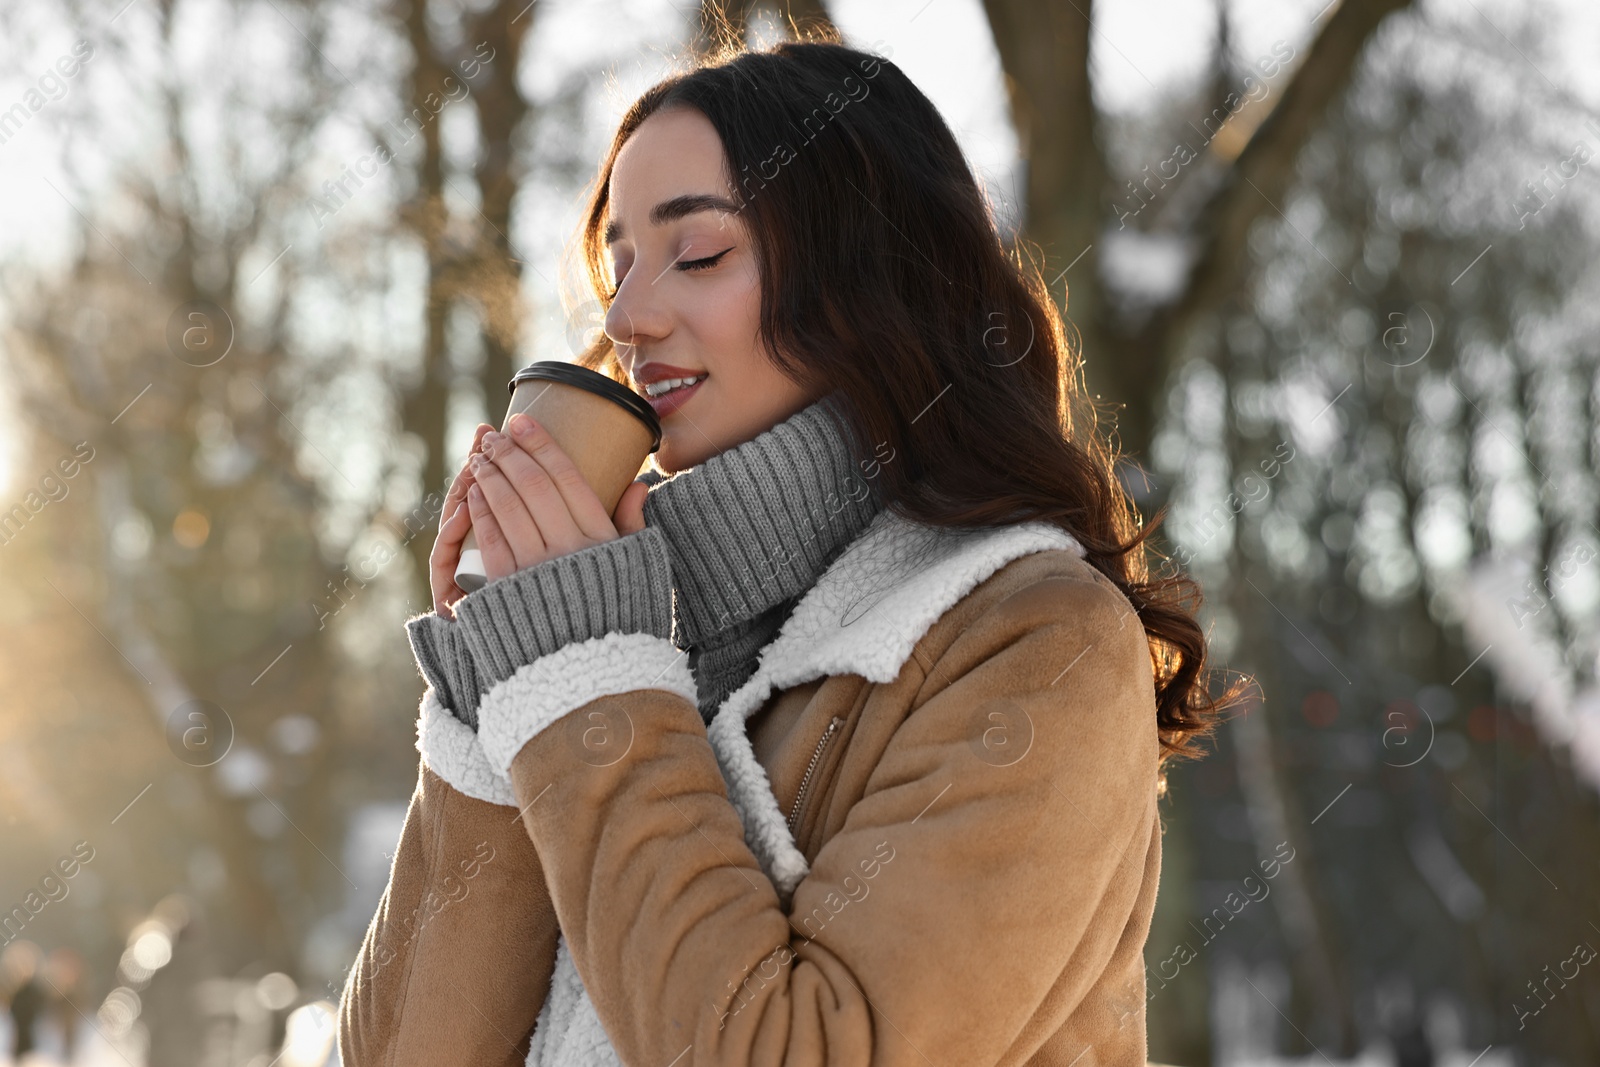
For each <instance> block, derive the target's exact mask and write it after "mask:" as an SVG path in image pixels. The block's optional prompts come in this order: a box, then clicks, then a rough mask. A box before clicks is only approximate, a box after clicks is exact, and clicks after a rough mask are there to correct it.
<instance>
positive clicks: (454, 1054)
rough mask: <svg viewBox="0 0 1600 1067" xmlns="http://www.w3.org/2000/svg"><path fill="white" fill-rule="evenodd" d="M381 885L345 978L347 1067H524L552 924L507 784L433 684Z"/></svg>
mask: <svg viewBox="0 0 1600 1067" xmlns="http://www.w3.org/2000/svg"><path fill="white" fill-rule="evenodd" d="M418 748H419V749H421V751H422V761H421V765H420V767H419V770H418V774H417V787H416V790H415V791H414V792H413V793H412V795H411V803H410V806H409V807H408V809H407V810H406V819H405V826H404V829H403V830H402V831H401V835H400V843H399V846H398V848H397V849H396V851H395V855H394V861H393V866H392V868H391V870H390V874H389V884H388V886H387V888H385V889H384V892H383V898H382V900H381V901H380V902H379V905H378V910H377V913H376V914H375V915H374V916H373V918H372V922H371V924H370V925H369V926H368V928H367V933H366V937H365V939H364V940H363V941H362V944H361V950H360V953H359V955H358V956H357V957H356V961H355V964H354V965H353V966H352V968H351V970H350V973H349V975H348V976H347V977H346V980H345V987H344V994H343V996H342V998H341V1000H340V1004H339V1055H340V1062H342V1063H344V1064H346V1065H347V1067H371V1065H379V1064H381V1065H384V1067H402V1065H408V1064H416V1065H418V1067H423V1065H427V1067H432V1065H436V1064H440V1063H470V1064H473V1065H475V1067H477V1065H495V1064H501V1065H505V1067H513V1065H515V1067H521V1065H522V1064H523V1062H524V1060H525V1059H526V1057H527V1053H528V1045H529V1040H530V1036H531V1035H532V1033H533V1027H534V1022H535V1020H536V1019H537V1018H538V1015H539V1010H540V1008H542V1007H543V1005H544V1000H545V997H546V995H547V994H548V992H549V989H550V976H551V973H552V971H553V970H554V968H555V954H556V937H557V934H558V932H559V928H558V926H557V924H556V916H555V912H554V911H553V910H552V908H551V904H550V896H549V890H548V889H546V887H545V878H544V872H543V870H542V869H541V868H540V865H539V857H538V855H537V853H535V851H534V849H533V846H532V844H531V843H530V842H529V840H528V837H527V834H526V832H525V831H524V830H523V827H522V824H521V823H520V821H519V820H518V818H517V807H516V803H515V800H514V798H513V796H512V794H511V791H510V789H509V786H508V783H507V782H506V781H505V779H504V778H503V777H501V776H499V775H497V774H495V773H494V772H493V771H492V770H491V769H490V767H489V765H488V763H487V761H485V759H484V757H483V750H482V748H481V747H480V746H479V745H478V740H477V737H476V736H475V735H474V734H473V732H472V730H471V728H470V727H468V726H467V725H465V724H464V723H462V722H461V721H459V720H458V719H457V718H456V717H455V716H454V715H453V714H452V713H451V712H450V711H448V710H447V709H446V708H445V706H444V704H443V702H442V701H441V700H440V698H439V695H438V693H437V692H436V691H435V690H434V689H432V688H430V689H429V690H428V691H427V693H426V694H425V695H424V696H423V701H422V715H421V718H420V720H419V722H418Z"/></svg>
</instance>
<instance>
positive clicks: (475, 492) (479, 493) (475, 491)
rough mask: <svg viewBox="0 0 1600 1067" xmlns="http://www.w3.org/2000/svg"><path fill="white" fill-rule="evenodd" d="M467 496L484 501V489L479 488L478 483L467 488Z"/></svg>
mask: <svg viewBox="0 0 1600 1067" xmlns="http://www.w3.org/2000/svg"><path fill="white" fill-rule="evenodd" d="M467 496H469V497H471V498H472V499H473V500H474V501H475V502H477V503H482V502H483V490H482V489H479V488H478V487H477V486H476V485H474V486H473V487H472V488H471V489H468V490H467Z"/></svg>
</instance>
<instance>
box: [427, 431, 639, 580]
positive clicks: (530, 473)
mask: <svg viewBox="0 0 1600 1067" xmlns="http://www.w3.org/2000/svg"><path fill="white" fill-rule="evenodd" d="M507 428H508V429H509V430H510V431H511V433H510V435H509V436H508V435H506V434H503V433H500V432H498V431H496V430H489V431H488V432H486V433H482V434H481V435H480V436H479V438H478V439H477V440H476V441H475V442H474V448H475V451H474V453H473V455H472V456H471V457H470V458H469V459H468V461H467V473H469V474H470V476H471V477H470V478H469V479H468V482H467V486H466V504H467V513H468V515H469V516H470V518H471V524H470V525H471V526H472V528H473V529H474V530H476V531H477V533H476V535H475V536H476V537H477V541H478V548H479V550H480V551H481V552H482V553H483V569H484V572H485V573H486V574H487V575H488V578H489V581H491V582H492V581H494V580H495V579H497V578H504V577H505V576H506V575H508V574H513V573H515V572H516V571H519V570H524V569H526V568H528V567H533V566H536V565H538V564H540V563H543V562H544V561H545V560H548V559H553V558H555V557H556V556H564V555H566V554H567V553H569V552H576V551H578V550H579V549H582V548H588V547H590V546H591V545H598V544H602V543H604V542H606V541H614V540H616V539H617V538H618V537H621V536H623V535H625V534H630V533H635V532H637V531H639V530H642V529H644V501H645V497H646V496H647V495H648V493H649V489H650V487H649V486H648V485H647V484H645V483H644V482H634V483H633V484H632V485H630V486H628V488H627V489H626V490H625V491H624V492H623V494H622V498H621V499H620V500H618V501H617V510H616V522H615V524H613V522H612V516H611V515H608V514H606V509H605V505H604V504H602V503H600V498H599V497H598V496H596V495H595V492H594V490H593V489H591V488H590V487H589V483H588V482H586V481H584V479H583V475H582V474H580V473H579V472H578V468H577V467H575V466H574V465H573V463H572V460H571V459H569V458H568V457H567V454H566V453H565V452H563V451H562V450H561V446H560V445H558V444H556V442H555V439H554V438H553V437H551V436H550V434H549V433H548V432H547V431H546V430H545V428H544V427H543V426H540V425H539V424H538V422H536V421H535V420H534V419H532V418H530V417H529V416H528V415H526V414H524V413H522V412H518V413H517V414H515V415H513V416H512V417H511V419H510V422H509V423H508V424H507ZM453 491H454V490H453V488H452V492H453ZM446 499H447V501H448V498H446ZM447 506H448V504H447ZM440 536H441V539H442V538H443V536H444V531H443V528H442V527H441V530H440ZM463 536H464V534H463ZM457 543H458V544H459V541H458V542H457ZM451 584H452V585H454V579H453V578H452V580H451Z"/></svg>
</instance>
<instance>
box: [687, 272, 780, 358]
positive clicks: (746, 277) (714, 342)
mask: <svg viewBox="0 0 1600 1067" xmlns="http://www.w3.org/2000/svg"><path fill="white" fill-rule="evenodd" d="M707 281H708V282H711V280H710V279H707ZM687 317H688V318H689V319H690V321H692V322H693V324H694V325H693V329H694V333H695V339H696V341H697V347H698V348H699V349H700V351H699V353H698V355H699V357H700V360H701V362H702V363H703V364H704V366H705V368H706V370H707V371H708V372H710V373H711V374H712V375H713V376H715V375H719V374H720V375H723V376H725V377H727V378H728V379H730V380H731V379H739V380H745V379H746V378H747V376H748V375H750V374H751V373H752V372H754V373H758V374H759V373H760V371H761V370H762V369H763V368H765V367H766V361H765V360H756V359H754V358H753V357H754V355H755V346H756V343H757V337H758V335H759V333H760V327H761V285H760V281H759V279H757V278H755V277H752V276H751V274H750V273H746V272H740V273H731V272H730V273H728V274H725V275H722V276H720V277H718V278H717V279H715V281H714V282H711V284H702V285H701V286H700V287H699V290H698V291H697V292H696V294H695V300H694V304H693V310H692V312H691V313H690V315H689V316H687Z"/></svg>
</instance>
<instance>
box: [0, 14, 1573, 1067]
mask: <svg viewBox="0 0 1600 1067" xmlns="http://www.w3.org/2000/svg"><path fill="white" fill-rule="evenodd" d="M706 6H707V9H706V10H702V8H701V7H700V6H697V5H696V4H695V3H693V2H692V0H322V2H312V0H52V2H48V3H47V2H45V0H15V2H10V3H7V4H5V5H3V6H0V427H3V432H0V485H3V486H4V489H3V495H0V687H3V692H4V699H3V703H0V812H3V819H0V856H3V864H0V908H4V909H6V911H5V914H4V915H3V916H0V922H3V924H4V929H3V933H0V940H3V941H4V942H5V949H4V955H3V956H0V1003H4V1004H8V1005H9V1007H10V1010H9V1012H8V1013H7V1012H0V1037H3V1039H4V1043H3V1045H0V1063H4V1062H9V1060H8V1057H9V1056H10V1055H11V1054H12V1052H13V1051H14V1050H15V1048H16V1047H17V1046H16V1045H15V1044H14V1039H15V1038H16V1037H18V1036H19V1035H20V1034H21V1033H22V1032H23V1031H24V1030H26V1031H28V1032H29V1033H30V1034H31V1036H32V1038H33V1040H34V1041H35V1042H36V1046H37V1047H36V1050H35V1051H34V1052H32V1053H27V1054H26V1056H29V1057H33V1061H34V1062H39V1063H59V1062H66V1061H68V1060H72V1061H73V1062H81V1063H94V1064H117V1063H126V1064H129V1065H133V1067H142V1065H144V1064H160V1065H162V1067H188V1065H207V1067H235V1065H238V1067H266V1065H268V1064H269V1063H277V1064H283V1065H284V1067H291V1065H295V1064H305V1065H310V1064H322V1063H325V1062H327V1060H328V1056H329V1046H330V1044H331V1040H332V1033H333V1031H332V1026H331V1018H332V1016H331V1014H330V1013H332V1012H333V1011H334V1010H335V1008H334V1005H335V1003H336V1001H337V997H338V992H339V989H340V986H341V983H342V978H343V975H344V972H345V970H346V968H347V967H348V965H349V963H350V961H351V959H352V956H353V953H354V951H355V948H356V946H357V944H358V942H359V939H360V937H361V934H362V931H363V929H364V927H365V925H366V922H367V920H368V918H369V916H370V915H371V913H372V909H373V907H374V905H375V903H376V901H377V899H378V897H379V895H380V893H381V891H382V889H383V886H384V882H385V879H386V874H387V867H388V862H389V858H390V855H391V854H392V850H393V848H394V845H395V842H396V839H397V835H398V830H399V826H400V820H401V816H402V813H403V811H404V804H405V802H406V799H407V797H408V795H409V792H410V790H411V787H412V784H413V782H414V779H415V774H416V759H417V757H416V752H415V749H414V747H413V744H414V732H413V724H414V720H415V715H416V705H417V701H418V698H419V696H420V694H421V688H422V683H421V680H420V679H419V677H418V676H417V673H416V671H415V669H414V667H413V665H412V661H411V657H410V653H409V651H408V648H407V644H406V641H405V637H404V634H403V632H402V628H401V621H402V620H403V619H404V618H405V617H406V616H407V615H408V614H411V613H414V612H417V611H422V610H425V609H426V608H427V607H428V605H429V598H428V595H427V588H426V574H425V570H424V568H423V566H422V563H423V561H425V559H426V556H427V552H428V550H429V548H430V546H431V543H432V531H433V529H434V527H435V525H436V523H437V514H436V513H435V512H433V511H430V510H429V506H428V501H427V494H428V493H430V492H435V491H441V490H442V489H443V487H444V484H445V480H446V472H447V471H450V470H453V468H454V465H456V464H458V463H459V462H460V459H461V457H462V455H463V452H464V449H465V446H466V443H467V441H468V439H469V436H470V433H471V428H472V426H473V425H474V424H475V423H476V422H478V421H480V420H483V419H488V420H490V421H498V419H499V415H500V413H501V412H502V411H503V404H504V401H505V382H506V381H507V379H508V378H509V377H510V375H511V373H512V371H513V370H514V369H515V368H516V367H518V366H520V365H522V364H525V363H527V362H529V361H531V360H534V359H548V358H569V357H570V356H571V355H573V354H574V353H575V352H576V351H577V350H578V348H580V347H581V343H582V339H583V337H584V336H585V334H586V332H587V331H589V330H592V329H594V328H595V326H596V318H595V315H594V305H593V303H592V302H591V301H589V300H588V299H587V294H585V293H583V292H582V291H581V290H579V289H577V288H576V287H575V286H574V285H573V284H571V279H573V278H574V277H575V276H574V274H573V272H572V270H571V269H570V262H569V261H568V260H566V259H564V257H563V250H564V248H565V247H566V242H567V240H568V238H569V237H570V236H571V234H572V230H573V227H574V225H575V223H576V220H577V205H578V197H579V194H580V191H581V190H582V189H583V187H584V185H585V184H586V183H587V182H588V181H589V180H590V178H591V177H592V175H593V173H594V169H595V166H596V163H597V161H598V159H599V157H600V154H601V151H602V148H603V146H604V144H605V143H606V141H607V139H608V138H609V135H610V133H611V130H612V129H613V127H614V124H615V122H616V120H617V119H618V117H619V116H620V113H621V111H622V109H623V108H624V107H625V106H626V105H627V104H628V103H629V102H630V101H631V100H632V98H633V97H634V95H636V94H637V93H638V92H639V91H640V90H642V89H643V88H644V87H645V86H647V85H648V84H650V83H651V82H652V81H654V80H656V79H657V78H659V77H661V76H663V75H664V74H666V73H668V72H670V71H671V70H672V69H673V68H674V66H675V65H676V64H679V63H682V62H685V61H686V57H689V56H692V54H693V53H694V52H695V50H696V49H698V48H703V47H704V46H705V43H706V42H707V40H708V39H709V34H708V31H707V27H708V26H709V25H712V24H713V23H714V22H715V21H716V16H717V12H716V11H715V10H713V9H715V8H720V7H721V5H714V4H710V3H708V4H707V5H706ZM723 14H724V15H725V16H726V18H727V19H728V20H730V22H731V24H732V25H734V26H735V27H737V28H739V29H740V30H741V31H742V32H744V33H746V34H747V35H748V36H749V37H750V38H751V39H753V40H759V41H772V40H776V39H779V38H781V37H783V36H785V35H786V34H788V33H789V32H790V27H789V26H788V25H787V23H786V19H787V18H788V17H790V16H792V17H793V18H794V19H796V20H799V21H800V22H802V23H804V22H806V21H807V20H810V21H813V22H814V21H818V20H831V21H832V22H833V23H834V24H836V25H837V26H838V28H839V29H840V30H841V31H842V32H843V33H844V34H845V35H846V37H847V39H848V41H849V43H853V44H856V45H857V46H860V47H864V48H868V49H871V50H873V51H876V52H878V53H879V54H880V55H883V56H886V57H889V58H891V59H892V60H893V61H894V62H895V63H897V64H899V65H900V66H901V67H902V68H903V69H904V70H905V71H906V72H907V74H908V75H909V76H910V77H911V78H913V79H914V80H915V81H916V82H917V83H918V84H919V85H920V86H922V88H923V89H924V90H925V91H926V92H927V93H928V94H929V95H930V96H931V97H932V98H933V99H934V101H935V103H936V104H938V105H939V107H940V108H941V110H942V111H943V113H944V114H945V116H946V118H947V119H948V121H949V122H950V124H951V125H952V127H953V128H954V129H955V131H956V133H957V135H958V136H959V138H960V140H961V141H962V143H963V145H964V147H965V149H966V150H967V152H968V155H969V158H970V159H971V161H972V163H973V166H974V168H975V169H976V171H977V172H978V174H979V177H980V179H981V180H982V182H983V183H984V184H985V186H986V187H987V189H988V190H989V194H990V197H991V200H992V202H993V205H994V210H995V215H996V218H997V221H998V223H999V227H1000V229H1001V231H1002V232H1003V234H1004V235H1005V239H1006V240H1007V241H1008V242H1022V243H1023V247H1024V248H1027V249H1031V250H1033V251H1034V253H1035V254H1037V255H1038V256H1039V257H1040V260H1041V263H1042V265H1043V267H1044V272H1045V277H1046V278H1047V279H1049V280H1050V281H1051V287H1052V291H1053V292H1054V293H1055V294H1056V296H1057V299H1058V300H1060V301H1062V302H1063V305H1064V306H1066V308H1067V313H1068V315H1069V317H1070V320H1071V322H1072V324H1073V326H1074V327H1075V329H1076V331H1077V332H1078V333H1079V334H1080V335H1081V339H1082V343H1083V346H1084V352H1085V354H1086V357H1087V377H1088V381H1089V384H1090V386H1091V388H1092V389H1093V390H1094V391H1095V392H1097V393H1098V394H1100V395H1101V396H1102V398H1103V399H1104V400H1105V402H1106V404H1107V406H1108V412H1111V411H1114V413H1115V416H1116V428H1117V432H1118V435H1119V437H1120V441H1121V444H1122V446H1123V448H1124V449H1125V450H1126V453H1127V462H1126V465H1125V470H1124V476H1125V479H1126V481H1127V483H1128V484H1129V485H1130V486H1131V487H1132V488H1133V490H1134V492H1135V493H1136V494H1137V496H1138V499H1139V501H1140V504H1141V506H1142V507H1143V508H1144V509H1145V513H1146V514H1147V515H1150V514H1153V513H1154V511H1155V509H1157V508H1158V507H1161V506H1162V505H1169V506H1170V509H1171V510H1170V514H1169V518H1168V521H1167V524H1166V526H1165V532H1164V534H1163V536H1162V538H1161V543H1162V544H1163V545H1164V546H1165V547H1166V548H1167V549H1168V551H1170V552H1171V553H1172V554H1173V556H1174V557H1175V558H1176V559H1178V560H1180V561H1184V562H1186V563H1187V565H1188V568H1189V569H1190V571H1191V572H1192V573H1193V574H1194V575H1195V576H1196V577H1197V578H1198V579H1199V580H1200V581H1201V582H1202V584H1203V587H1204V589H1205V593H1206V597H1207V603H1206V607H1205V619H1206V622H1207V625H1208V626H1209V627H1210V630H1211V635H1212V640H1213V642H1214V648H1215V651H1216V655H1217V658H1218V662H1219V664H1220V665H1224V666H1226V667H1227V668H1229V669H1232V670H1237V671H1243V672H1248V673H1250V674H1253V675H1255V676H1256V677H1257V678H1258V679H1259V681H1260V682H1261V687H1260V690H1259V693H1258V694H1257V698H1256V699H1254V700H1253V701H1252V704H1251V706H1250V708H1249V710H1248V713H1246V714H1243V715H1240V716H1238V717H1236V718H1234V719H1233V720H1231V721H1230V722H1229V723H1228V724H1227V725H1226V726H1225V727H1224V728H1223V729H1222V730H1221V731H1220V734H1219V736H1218V739H1217V743H1216V745H1215V746H1214V748H1215V750H1214V752H1213V754H1211V755H1210V756H1209V757H1208V758H1207V759H1206V760H1204V761H1203V762H1200V763H1197V764H1193V765H1186V766H1180V767H1178V768H1177V769H1176V770H1175V771H1174V773H1173V776H1172V787H1171V792H1170V795H1169V797H1168V799H1167V800H1166V801H1165V802H1164V805H1163V812H1164V819H1165V820H1166V823H1167V827H1168V829H1167V832H1166V837H1165V854H1164V869H1163V881H1162V889H1161V898H1160V905H1159V909H1158V913H1157V917H1156V921H1155V926H1154V929H1153V930H1152V933H1151V937H1150V940H1149V945H1148V949H1147V962H1148V967H1149V970H1148V975H1149V1001H1148V1012H1149V1035H1150V1055H1151V1059H1153V1060H1159V1061H1164V1062H1168V1063H1173V1064H1184V1065H1190V1067H1207V1065H1217V1067H1232V1065H1245V1064H1269V1063H1287V1062H1291V1061H1292V1062H1300V1063H1319V1064H1344V1063H1354V1062H1361V1063H1369V1064H1374V1065H1376V1064H1397V1065H1406V1067H1412V1065H1418V1067H1421V1065H1429V1064H1439V1065H1445V1067H1469V1065H1474V1064H1475V1065H1477V1067H1509V1065H1530V1067H1531V1065H1539V1067H1544V1065H1550V1067H1555V1065H1563V1067H1583V1065H1593V1064H1596V1063H1600V965H1597V966H1594V967H1589V966H1587V963H1588V962H1589V961H1590V960H1591V959H1593V958H1594V956H1595V949H1596V948H1600V805H1597V803H1596V796H1597V793H1596V791H1597V789H1600V682H1597V678H1596V673H1597V657H1600V530H1597V528H1596V525H1595V522H1596V517H1597V504H1600V485H1597V476H1596V471H1597V467H1600V462H1597V460H1600V432H1597V422H1600V420H1597V419H1596V413H1597V410H1600V329H1597V327H1600V276H1597V273H1596V271H1597V263H1600V256H1597V255H1596V250H1597V248H1600V244H1597V240H1596V238H1597V231H1600V217H1597V208H1600V195H1597V193H1600V186H1597V181H1596V178H1597V175H1596V171H1597V170H1600V11H1597V10H1596V7H1595V5H1594V4H1593V3H1592V2H1591V0H1563V2H1557V0H1538V2H1520V0H1427V2H1421V0H1417V2H1406V0H1333V2H1331V3H1327V2H1325V0H983V2H980V0H827V2H826V3H823V2H820V0H807V2H803V3H802V2H793V3H787V4H782V3H780V4H768V5H761V4H746V3H740V2H735V3H731V4H729V5H727V6H726V10H725V11H724V12H723ZM1274 860H1275V861H1276V862H1275V863H1274V864H1273V866H1272V869H1274V870H1275V871H1276V875H1275V877H1273V878H1272V879H1271V880H1270V882H1268V883H1265V884H1266V885H1267V886H1268V887H1269V889H1270V892H1268V893H1266V894H1265V895H1260V896H1259V897H1258V896H1257V895H1256V893H1259V890H1257V891H1254V892H1252V893H1250V894H1249V895H1247V896H1241V893H1244V892H1245V889H1243V888H1242V887H1245V885H1246V883H1245V879H1246V877H1247V876H1250V875H1253V874H1256V873H1257V872H1258V871H1260V870H1262V869H1264V868H1263V866H1262V865H1263V864H1265V863H1268V862H1269V861H1274ZM1251 884H1254V885H1257V886H1259V885H1261V884H1262V883H1259V882H1254V881H1253V882H1252V883H1251ZM1590 946H1593V947H1590ZM947 962H948V964H949V965H950V966H960V961H959V960H951V961H947Z"/></svg>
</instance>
